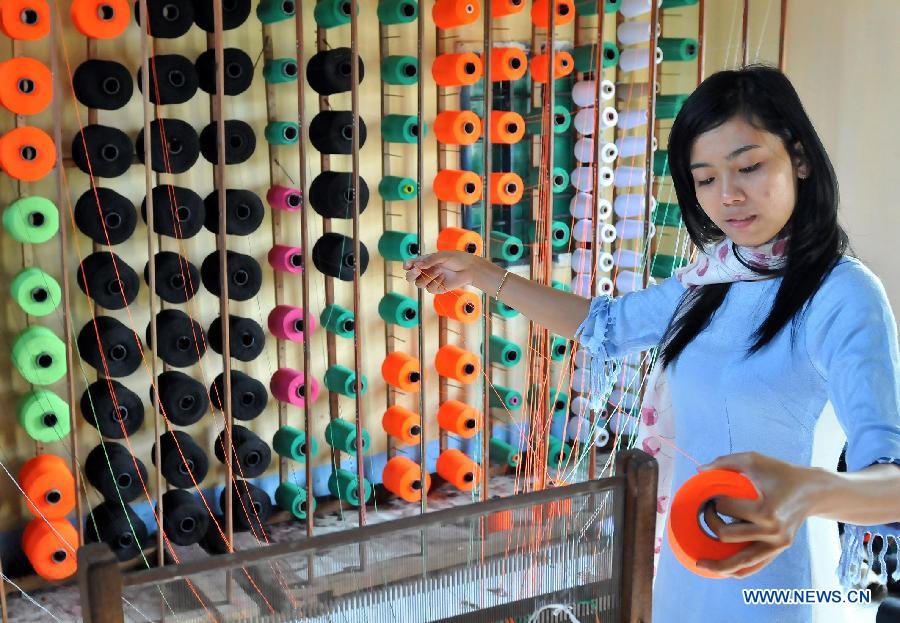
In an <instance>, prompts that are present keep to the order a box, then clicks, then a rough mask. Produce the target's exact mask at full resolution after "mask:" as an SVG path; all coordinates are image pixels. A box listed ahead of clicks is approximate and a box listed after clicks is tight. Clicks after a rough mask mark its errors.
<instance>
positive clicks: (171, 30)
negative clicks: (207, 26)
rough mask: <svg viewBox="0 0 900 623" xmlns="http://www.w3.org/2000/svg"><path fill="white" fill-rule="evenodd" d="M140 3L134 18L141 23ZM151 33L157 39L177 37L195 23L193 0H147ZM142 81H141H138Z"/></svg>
mask: <svg viewBox="0 0 900 623" xmlns="http://www.w3.org/2000/svg"><path fill="white" fill-rule="evenodd" d="M140 13H141V12H140V3H138V2H135V3H134V20H135V21H136V22H137V23H138V25H140V23H141V15H140ZM147 17H148V18H149V19H148V21H149V22H150V35H151V36H153V37H155V38H157V39H175V38H177V37H180V36H182V35H184V34H185V33H187V31H189V30H190V29H191V26H193V25H194V3H193V2H192V0H147ZM138 83H140V81H138Z"/></svg>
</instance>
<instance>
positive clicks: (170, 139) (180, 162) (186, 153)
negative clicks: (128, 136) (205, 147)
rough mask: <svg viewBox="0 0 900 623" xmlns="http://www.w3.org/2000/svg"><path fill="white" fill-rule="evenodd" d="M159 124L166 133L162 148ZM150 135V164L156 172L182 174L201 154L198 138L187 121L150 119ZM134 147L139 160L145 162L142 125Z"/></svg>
mask: <svg viewBox="0 0 900 623" xmlns="http://www.w3.org/2000/svg"><path fill="white" fill-rule="evenodd" d="M160 127H162V129H163V133H164V134H165V149H163V146H164V145H163V140H162V137H161V136H160ZM150 136H151V137H152V138H151V140H150V166H151V167H152V168H153V170H154V171H156V172H157V173H184V172H185V171H187V170H188V169H190V168H191V167H192V166H194V163H195V162H197V158H199V157H200V139H199V138H198V137H197V132H195V131H194V128H192V127H191V124H189V123H188V122H187V121H182V120H181V119H154V120H153V121H151V122H150ZM135 149H136V150H137V155H138V158H139V159H140V161H141V162H144V130H143V128H142V129H141V131H140V132H138V137H137V142H136V144H135ZM144 164H146V162H144Z"/></svg>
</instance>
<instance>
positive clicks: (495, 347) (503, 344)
mask: <svg viewBox="0 0 900 623" xmlns="http://www.w3.org/2000/svg"><path fill="white" fill-rule="evenodd" d="M489 351H490V360H491V362H492V363H497V364H500V365H501V366H504V367H506V368H512V367H513V366H515V365H517V364H518V363H519V362H520V361H522V349H521V348H520V347H519V345H518V344H515V343H513V342H511V341H509V340H507V339H506V338H502V337H500V336H499V335H492V336H491V339H490V347H489Z"/></svg>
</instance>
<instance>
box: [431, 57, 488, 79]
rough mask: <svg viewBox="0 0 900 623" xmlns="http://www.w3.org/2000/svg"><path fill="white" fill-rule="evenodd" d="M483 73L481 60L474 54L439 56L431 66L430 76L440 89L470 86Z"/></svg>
mask: <svg viewBox="0 0 900 623" xmlns="http://www.w3.org/2000/svg"><path fill="white" fill-rule="evenodd" d="M483 71H484V67H483V66H482V64H481V58H480V57H479V56H478V55H477V54H475V53H474V52H461V53H459V54H441V55H440V56H438V57H437V58H436V59H434V62H433V63H432V64H431V76H432V77H433V78H434V81H435V83H436V84H437V85H438V86H441V87H464V86H472V85H473V84H475V83H476V82H478V81H479V80H480V79H481V74H482V72H483Z"/></svg>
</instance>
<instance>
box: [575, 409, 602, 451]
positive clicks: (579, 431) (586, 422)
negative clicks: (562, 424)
mask: <svg viewBox="0 0 900 623" xmlns="http://www.w3.org/2000/svg"><path fill="white" fill-rule="evenodd" d="M573 413H575V412H574V411H573ZM605 426H606V419H605V418H597V421H596V422H594V426H593V429H592V428H591V420H590V419H589V418H588V417H585V416H584V415H582V414H577V415H576V416H575V417H572V418H569V421H568V422H566V438H567V439H568V440H569V441H574V440H576V439H577V440H578V441H579V442H581V443H588V442H589V441H590V440H591V438H593V440H594V445H596V446H598V447H603V446H605V445H606V444H607V442H608V441H609V432H608V431H607V430H606V428H605ZM604 433H605V435H604Z"/></svg>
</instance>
